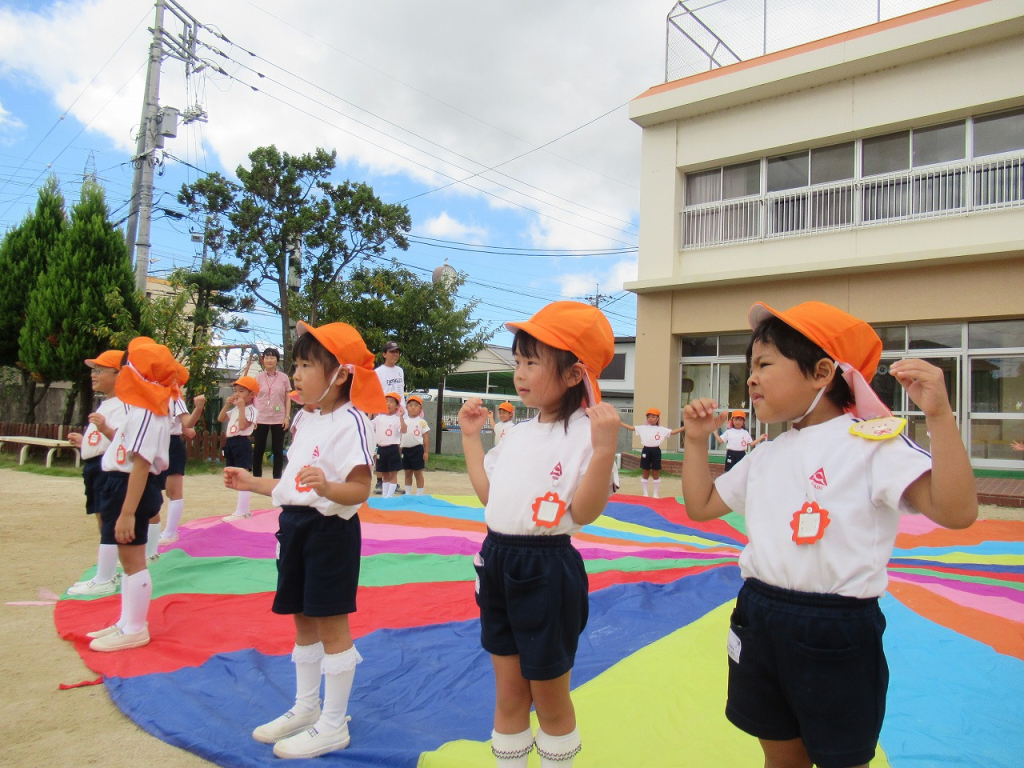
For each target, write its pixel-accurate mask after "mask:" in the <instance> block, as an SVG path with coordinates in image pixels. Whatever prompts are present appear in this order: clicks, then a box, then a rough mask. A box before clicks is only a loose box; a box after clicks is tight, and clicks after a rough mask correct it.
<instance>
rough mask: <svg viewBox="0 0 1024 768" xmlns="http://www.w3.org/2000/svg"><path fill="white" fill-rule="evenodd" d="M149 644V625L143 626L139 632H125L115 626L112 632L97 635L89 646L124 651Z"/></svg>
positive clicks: (97, 649) (99, 649)
mask: <svg viewBox="0 0 1024 768" xmlns="http://www.w3.org/2000/svg"><path fill="white" fill-rule="evenodd" d="M144 645H149V627H143V628H142V629H141V630H140V631H139V632H131V633H129V632H125V631H124V630H123V629H121V628H120V627H117V628H116V630H115V631H114V632H111V633H110V634H109V635H104V636H103V637H97V638H96V639H95V640H93V641H92V642H91V643H89V648H90V649H92V650H94V651H126V650H128V649H129V648H141V647H142V646H144Z"/></svg>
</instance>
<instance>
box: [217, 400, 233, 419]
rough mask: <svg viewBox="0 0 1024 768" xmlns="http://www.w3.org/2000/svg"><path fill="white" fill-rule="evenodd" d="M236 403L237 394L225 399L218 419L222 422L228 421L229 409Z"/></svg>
mask: <svg viewBox="0 0 1024 768" xmlns="http://www.w3.org/2000/svg"><path fill="white" fill-rule="evenodd" d="M234 404H235V396H234V395H231V396H230V397H228V398H226V399H225V400H224V405H223V406H221V409H220V413H218V414H217V421H219V422H221V423H222V424H223V423H224V422H225V421H227V420H228V411H230V410H231V407H232V406H233V405H234Z"/></svg>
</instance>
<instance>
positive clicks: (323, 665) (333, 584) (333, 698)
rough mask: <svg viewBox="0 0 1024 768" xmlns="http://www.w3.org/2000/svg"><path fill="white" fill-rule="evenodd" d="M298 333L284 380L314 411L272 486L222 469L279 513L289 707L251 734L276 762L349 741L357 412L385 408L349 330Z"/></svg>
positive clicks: (367, 433)
mask: <svg viewBox="0 0 1024 768" xmlns="http://www.w3.org/2000/svg"><path fill="white" fill-rule="evenodd" d="M297 330H298V334H299V338H298V341H296V343H295V347H294V349H293V350H292V358H293V360H294V361H295V373H294V375H293V378H292V381H293V382H294V384H295V388H296V390H297V391H298V393H299V396H300V397H301V398H302V401H303V402H304V403H306V404H307V405H308V404H315V405H317V406H319V408H320V410H319V412H313V413H307V414H306V415H305V416H304V417H303V421H302V428H301V429H299V430H297V431H296V433H295V439H294V440H293V442H292V445H291V448H289V449H288V463H287V465H286V466H285V468H284V472H283V473H282V475H281V479H280V480H275V479H272V478H265V477H253V476H252V474H250V473H249V472H248V471H246V470H244V469H242V468H240V467H228V468H226V469H225V470H224V483H225V485H227V486H228V487H229V488H234V489H236V490H238V491H244V492H250V491H255V492H256V493H261V494H264V495H268V496H271V498H272V501H273V503H274V504H275V505H279V506H280V507H281V515H280V518H279V526H280V530H279V531H278V534H277V538H278V542H279V547H280V549H279V554H278V560H277V568H278V575H277V594H276V596H275V597H274V605H273V611H274V613H280V614H291V615H293V616H294V619H295V648H294V650H293V651H292V661H293V662H294V663H295V686H296V694H295V703H294V704H293V705H292V707H291V708H290V709H289V710H288V711H287V712H285V713H284V714H283V715H281V716H280V717H278V718H276V719H274V720H271V721H270V722H268V723H265V724H263V725H261V726H259V727H257V728H256V729H255V730H254V731H253V733H252V735H253V738H254V739H256V740H257V741H260V742H263V743H265V744H273V745H274V754H275V755H277V756H278V757H282V758H304V757H318V756H320V755H323V754H326V753H328V752H333V751H335V750H339V749H344V748H345V747H347V746H348V745H349V740H350V737H349V732H348V720H349V717H348V716H347V710H348V700H349V694H350V692H351V689H352V682H353V679H354V677H355V669H356V664H357V663H358V662H360V661H362V657H361V656H360V655H359V652H358V651H357V650H356V648H355V645H354V644H353V643H352V634H351V630H350V629H349V618H348V617H349V614H350V613H354V612H355V610H356V587H357V585H358V583H359V552H360V528H359V517H358V515H357V514H356V513H357V512H358V510H359V506H360V505H361V504H362V503H363V502H364V501H366V499H367V498H369V495H370V484H371V481H372V477H373V475H372V466H373V430H372V428H371V427H370V421H369V419H368V418H367V417H366V416H365V414H366V413H380V412H382V411H384V410H386V409H387V406H386V404H385V402H384V391H383V390H382V389H381V386H380V381H379V379H378V378H377V376H376V375H375V374H374V372H373V354H372V353H371V352H370V351H369V350H368V349H367V348H366V344H365V343H364V342H363V339H362V337H361V336H360V335H359V332H358V331H356V329H355V328H353V327H352V326H350V325H346V324H345V323H331V324H329V325H323V326H320V327H319V328H314V327H313V326H310V325H306V324H305V323H303V322H299V323H298V327H297ZM321 679H323V681H324V699H323V707H322V708H321V702H320V682H321Z"/></svg>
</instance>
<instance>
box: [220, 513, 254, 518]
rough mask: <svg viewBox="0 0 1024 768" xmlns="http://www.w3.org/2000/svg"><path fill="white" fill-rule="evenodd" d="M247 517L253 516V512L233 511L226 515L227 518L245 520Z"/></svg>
mask: <svg viewBox="0 0 1024 768" xmlns="http://www.w3.org/2000/svg"><path fill="white" fill-rule="evenodd" d="M247 517H252V512H245V513H243V514H238V513H237V512H232V513H231V514H230V515H224V519H225V520H245V518H247Z"/></svg>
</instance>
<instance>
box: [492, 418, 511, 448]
mask: <svg viewBox="0 0 1024 768" xmlns="http://www.w3.org/2000/svg"><path fill="white" fill-rule="evenodd" d="M515 425H516V423H515V422H514V421H512V420H511V419H509V420H508V421H496V422H494V444H495V445H497V444H498V443H500V442H501V441H502V439H503V438H504V437H505V435H507V434H508V431H509V430H510V429H512V427H514V426H515Z"/></svg>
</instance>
